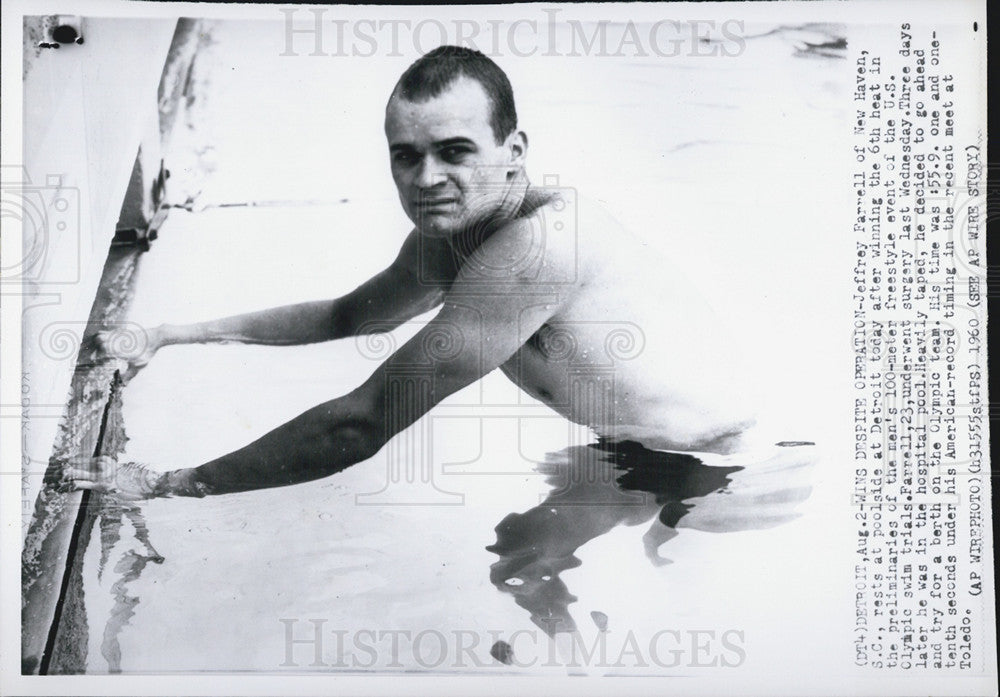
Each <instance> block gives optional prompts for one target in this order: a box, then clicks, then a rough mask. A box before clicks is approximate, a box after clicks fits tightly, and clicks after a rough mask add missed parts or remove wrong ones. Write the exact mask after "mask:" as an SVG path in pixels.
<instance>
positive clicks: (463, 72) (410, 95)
mask: <svg viewBox="0 0 1000 697" xmlns="http://www.w3.org/2000/svg"><path fill="white" fill-rule="evenodd" d="M463 76H464V77H467V78H469V79H472V80H475V81H476V82H478V83H479V84H480V85H482V88H483V91H484V92H486V97H487V99H489V101H490V111H491V113H490V126H491V128H492V129H493V137H494V138H495V139H496V142H497V144H500V143H503V141H504V140H505V139H506V138H507V136H509V135H510V134H511V133H513V132H514V130H515V129H516V128H517V110H516V109H515V108H514V90H513V89H512V88H511V86H510V80H508V79H507V75H506V74H505V73H504V71H503V70H501V69H500V66H498V65H497V64H496V63H494V62H493V61H492V60H490V59H489V58H487V57H486V56H484V55H483V54H482V53H480V52H479V51H476V50H474V49H471V48H465V47H463V46H438V47H437V48H435V49H434V50H433V51H431V52H430V53H426V54H424V55H423V56H421V57H420V58H418V59H417V60H416V61H414V62H413V64H412V65H411V66H410V67H409V68H407V69H406V72H404V73H403V75H402V76H401V77H400V78H399V82H397V83H396V87H395V88H394V89H393V91H392V94H393V95H396V94H398V95H399V96H401V97H402V98H403V99H405V100H406V101H408V102H418V103H419V102H426V101H428V100H430V99H433V98H434V97H437V96H438V95H439V94H441V93H442V92H444V91H445V90H446V89H447V88H448V87H450V86H451V84H452V83H453V82H455V80H457V79H458V78H459V77H463ZM391 99H392V98H391V97H390V100H391Z"/></svg>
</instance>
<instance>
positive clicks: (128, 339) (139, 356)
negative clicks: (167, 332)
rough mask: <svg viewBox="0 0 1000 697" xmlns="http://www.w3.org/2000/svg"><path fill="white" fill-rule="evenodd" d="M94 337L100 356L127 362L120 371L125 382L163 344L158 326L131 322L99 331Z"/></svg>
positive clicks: (143, 366) (141, 367)
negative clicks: (125, 366) (124, 367)
mask: <svg viewBox="0 0 1000 697" xmlns="http://www.w3.org/2000/svg"><path fill="white" fill-rule="evenodd" d="M95 338H96V341H97V347H98V351H99V355H100V356H101V357H105V358H115V359H118V360H123V361H125V362H126V363H127V364H128V367H127V368H126V369H125V370H124V371H122V380H123V381H125V382H128V381H129V380H131V379H132V378H133V376H135V374H136V373H138V372H139V371H140V370H142V369H143V368H145V367H146V364H147V363H149V361H150V360H151V359H152V358H153V356H154V354H156V352H157V351H159V350H160V347H161V346H163V344H164V337H163V331H162V329H161V328H160V327H143V326H141V325H138V324H131V323H130V324H124V325H121V326H118V327H112V328H110V329H106V330H104V331H100V332H98V333H97V335H96V337H95Z"/></svg>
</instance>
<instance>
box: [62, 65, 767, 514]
mask: <svg viewBox="0 0 1000 697" xmlns="http://www.w3.org/2000/svg"><path fill="white" fill-rule="evenodd" d="M385 133H386V138H387V140H388V145H389V154H390V161H391V170H392V176H393V179H394V181H395V183H396V187H397V189H398V191H399V198H400V202H401V203H402V206H403V209H404V210H405V212H406V214H407V216H408V217H409V218H410V219H411V220H412V221H413V223H414V229H413V231H412V232H411V233H410V234H409V236H408V237H407V238H406V240H405V241H404V242H403V245H402V248H401V250H400V252H399V255H398V256H397V257H396V259H395V261H393V262H392V264H390V265H389V266H388V268H386V269H385V270H384V271H382V272H381V273H379V274H377V275H376V276H374V277H373V278H371V279H369V280H368V281H367V282H365V283H364V284H362V285H361V286H360V287H358V288H357V289H355V290H354V291H352V292H350V293H348V294H347V295H345V296H343V297H340V298H337V299H334V300H328V301H320V302H310V303H302V304H298V305H290V306H286V307H278V308H273V309H268V310H263V311H260V312H255V313H250V314H245V315H239V316H235V317H229V318H225V319H219V320H215V321H211V322H204V323H200V324H194V325H188V326H170V325H164V326H161V327H158V328H155V329H151V330H149V337H150V342H149V345H148V347H147V349H146V350H145V352H144V353H143V355H142V356H140V357H138V358H133V359H130V372H134V371H135V370H138V369H139V368H141V367H142V366H143V365H145V363H146V362H148V361H149V359H150V358H151V357H152V355H153V354H154V353H155V352H156V351H157V350H158V349H159V348H161V347H162V346H167V345H170V344H178V343H213V342H233V341H236V342H243V343H255V344H275V345H277V344H280V345H294V344H305V343H312V342H319V341H328V340H332V339H339V338H344V337H349V336H356V335H361V334H366V333H373V332H376V331H388V330H389V329H391V328H392V327H394V326H398V325H400V324H402V323H403V322H405V321H407V320H408V319H410V318H412V317H415V316H417V315H419V314H422V313H424V312H427V311H428V310H431V309H433V308H435V307H440V310H439V312H438V313H437V315H436V316H435V317H434V319H433V320H432V321H431V322H429V323H428V324H427V325H426V326H425V327H424V328H423V329H422V330H421V331H420V332H419V333H417V334H416V336H414V338H413V339H411V340H410V341H408V342H407V343H406V344H405V345H404V346H402V347H401V348H400V349H399V350H398V351H397V352H396V353H395V354H393V355H392V356H391V357H389V358H388V359H387V360H386V361H385V362H384V363H383V364H382V365H380V366H379V368H378V369H377V370H376V371H375V372H374V374H372V375H371V377H369V378H368V379H367V380H366V381H365V382H364V383H363V384H362V385H361V386H360V387H358V388H357V389H355V390H353V391H352V392H350V393H348V394H346V395H344V396H342V397H338V398H336V399H332V400H331V401H329V402H325V403H323V404H320V405H318V406H316V407H314V408H312V409H309V410H308V411H306V412H305V413H303V414H301V415H300V416H298V417H296V418H295V419H292V420H291V421H289V422H288V423H286V424H284V425H283V426H280V427H279V428H276V429H275V430H273V431H271V432H270V433H268V434H266V435H264V436H263V437H261V438H259V439H258V440H256V441H254V442H253V443H250V444H249V445H247V446H246V447H244V448H241V449H240V450H237V451H235V452H232V453H230V454H228V455H225V456H223V457H220V458H218V459H216V460H213V461H211V462H208V463H206V464H203V465H201V466H200V467H195V468H190V469H181V470H175V471H172V472H168V473H160V472H156V471H153V470H149V469H146V468H145V467H143V466H141V465H136V464H131V463H130V464H129V465H127V466H125V465H122V466H118V465H116V464H115V463H113V462H111V461H110V460H108V459H104V458H98V459H95V460H93V461H88V462H86V463H83V464H82V465H80V466H78V467H73V468H70V469H69V470H68V472H67V476H68V477H69V478H71V479H73V480H75V481H76V483H77V484H78V486H80V487H82V488H91V489H98V490H114V491H117V492H118V493H119V494H120V495H121V496H124V497H127V498H149V497H154V496H170V495H177V496H204V495H206V494H223V493H229V492H237V491H246V490H250V489H259V488H266V487H275V486H283V485H288V484H295V483H298V482H305V481H309V480H313V479H318V478H321V477H325V476H328V475H331V474H333V473H335V472H338V471H340V470H342V469H344V468H345V467H348V466H350V465H352V464H354V463H357V462H361V461H363V460H366V459H368V458H370V457H372V456H373V455H375V454H376V453H377V452H378V451H379V450H380V449H381V448H382V447H383V446H384V445H385V444H386V442H387V441H388V440H389V439H390V438H392V437H393V436H394V435H395V434H396V433H398V432H399V431H401V430H402V429H404V428H406V427H407V426H409V425H410V424H411V423H413V422H414V421H416V420H417V419H418V418H420V417H421V416H422V415H423V414H424V413H426V412H427V411H428V410H429V409H431V408H432V407H433V406H434V405H436V404H437V403H438V402H440V401H441V400H443V399H445V398H446V397H448V396H449V395H450V394H452V393H453V392H455V391H456V390H459V389H461V388H463V387H465V386H466V385H469V384H470V383H472V382H474V381H476V380H478V379H479V378H481V377H483V376H484V375H485V374H487V373H489V372H490V371H492V370H494V369H495V368H500V369H501V370H502V371H503V372H504V373H505V374H506V375H507V376H508V377H509V378H510V379H511V380H513V381H514V382H515V383H516V384H517V385H518V386H519V387H521V388H522V389H523V390H525V391H526V392H527V393H529V394H530V395H532V396H534V397H536V398H537V399H540V400H542V401H543V402H545V403H546V404H548V405H549V406H551V407H552V408H553V409H555V410H556V411H558V412H559V413H561V414H562V415H564V416H565V417H566V418H568V419H570V420H572V421H574V422H576V423H581V424H586V425H588V426H590V427H591V428H592V429H593V430H594V431H595V432H596V433H597V434H599V435H601V436H604V437H605V438H616V439H631V440H634V441H640V442H642V443H644V444H645V445H646V446H648V447H651V448H660V449H666V450H674V451H699V452H708V453H730V452H734V451H736V450H738V449H740V448H741V447H742V445H743V442H742V440H743V438H744V435H745V432H746V431H747V429H748V428H749V427H750V426H751V425H752V424H753V423H754V417H753V413H752V411H751V409H750V408H748V406H747V399H746V394H747V392H746V390H745V388H744V387H743V386H742V384H741V383H740V381H739V380H738V375H737V373H736V371H735V370H732V369H731V368H730V367H729V366H730V363H731V358H732V356H733V355H734V354H735V352H738V350H739V349H738V346H736V345H735V344H734V343H733V341H732V340H731V339H729V338H727V337H726V336H725V334H724V333H723V332H722V331H720V329H719V326H718V322H717V320H716V319H715V318H714V317H713V315H712V313H711V311H710V310H709V308H708V307H707V306H706V305H705V303H704V301H703V300H702V299H701V298H699V297H698V296H697V295H696V294H695V293H694V292H693V291H692V289H691V288H690V287H689V285H687V284H685V282H684V281H683V280H682V279H681V278H679V276H678V275H677V273H676V272H675V271H674V270H673V269H672V267H671V266H670V262H669V260H666V259H662V258H660V257H657V256H656V255H655V254H654V253H653V251H652V250H651V249H649V248H648V247H646V246H644V244H643V243H642V242H640V241H638V240H637V239H635V238H633V237H632V236H631V235H630V234H629V233H628V232H627V231H625V230H624V229H622V227H621V226H620V225H619V224H618V223H617V222H615V221H614V220H613V219H612V218H611V217H610V216H609V215H608V214H607V213H605V212H604V211H602V210H601V209H600V208H598V207H596V206H594V205H592V204H590V203H588V202H586V201H583V200H577V198H576V196H575V195H574V194H573V193H572V192H571V191H565V190H552V189H547V188H545V187H539V186H536V185H534V184H531V183H529V181H528V179H527V176H526V174H525V171H524V163H525V158H526V155H527V148H528V140H527V137H526V136H525V134H524V133H523V132H522V131H520V130H518V128H517V117H516V113H515V109H514V100H513V95H512V92H511V87H510V83H509V82H508V80H507V77H506V76H505V75H504V73H503V72H502V71H501V70H500V69H499V68H498V67H497V66H496V65H495V64H494V63H493V62H492V61H490V60H489V59H488V58H486V57H485V56H483V55H482V54H480V53H478V52H475V51H471V50H468V49H460V48H454V47H442V48H439V49H437V50H435V51H432V52H431V53H429V54H427V55H426V56H424V57H423V58H421V59H420V60H418V61H417V62H415V63H414V64H413V65H412V66H411V67H410V68H409V69H408V70H407V71H406V72H405V73H404V74H403V76H402V77H401V78H400V80H399V82H398V84H397V85H396V87H395V89H394V90H393V92H392V95H391V97H390V99H389V102H388V105H387V107H386V116H385ZM580 141H581V147H585V148H600V147H603V144H602V142H601V137H600V134H599V133H590V132H587V131H585V130H583V131H581V139H580ZM650 224H651V225H655V226H657V227H666V226H669V225H670V224H671V223H670V219H669V216H668V215H665V216H664V217H662V218H660V219H656V220H651V221H650ZM354 234H356V235H358V236H359V238H361V239H359V244H363V235H364V230H363V229H358V230H356V231H354ZM414 366H416V367H419V368H420V369H421V370H423V371H424V374H426V375H428V376H429V378H428V379H427V380H426V381H425V382H422V383H419V384H420V385H423V386H424V387H418V388H416V389H417V391H416V393H414V392H413V390H410V391H407V390H395V389H394V388H393V382H392V381H393V376H394V375H397V374H399V373H400V372H406V370H407V369H409V368H412V367H414ZM611 373H613V381H609V378H608V376H609V375H610V374H611ZM612 383H613V385H612ZM420 390H423V392H420Z"/></svg>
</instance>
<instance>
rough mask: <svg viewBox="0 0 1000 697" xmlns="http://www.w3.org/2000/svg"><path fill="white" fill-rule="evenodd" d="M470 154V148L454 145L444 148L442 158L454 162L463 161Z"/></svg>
mask: <svg viewBox="0 0 1000 697" xmlns="http://www.w3.org/2000/svg"><path fill="white" fill-rule="evenodd" d="M468 154H469V149H468V148H463V147H457V146H452V147H448V148H444V149H443V150H442V151H441V159H443V160H444V161H445V162H452V163H455V162H461V160H462V159H463V158H464V157H465V156H466V155H468Z"/></svg>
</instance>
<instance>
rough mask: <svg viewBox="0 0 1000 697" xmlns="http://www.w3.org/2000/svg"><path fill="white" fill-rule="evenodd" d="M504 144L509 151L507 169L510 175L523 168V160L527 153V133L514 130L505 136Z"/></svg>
mask: <svg viewBox="0 0 1000 697" xmlns="http://www.w3.org/2000/svg"><path fill="white" fill-rule="evenodd" d="M505 146H506V147H507V151H508V152H509V153H510V161H509V162H508V171H507V174H508V176H510V175H512V174H514V173H516V172H518V171H520V170H522V169H523V168H524V160H525V158H526V157H527V155H528V135H527V134H526V133H525V132H524V131H514V132H513V133H511V134H510V135H509V136H507V142H506V143H505Z"/></svg>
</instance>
